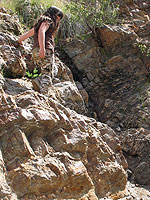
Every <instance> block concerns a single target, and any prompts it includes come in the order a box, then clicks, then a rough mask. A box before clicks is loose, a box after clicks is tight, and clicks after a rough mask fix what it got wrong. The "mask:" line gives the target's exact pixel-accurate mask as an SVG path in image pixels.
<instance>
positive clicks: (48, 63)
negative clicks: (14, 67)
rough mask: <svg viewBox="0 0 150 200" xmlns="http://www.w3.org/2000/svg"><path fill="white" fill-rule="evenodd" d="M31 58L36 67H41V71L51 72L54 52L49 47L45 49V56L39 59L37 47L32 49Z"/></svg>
mask: <svg viewBox="0 0 150 200" xmlns="http://www.w3.org/2000/svg"><path fill="white" fill-rule="evenodd" d="M32 59H33V62H34V64H35V65H36V66H37V68H40V69H41V73H42V74H43V73H44V74H47V73H52V68H53V65H54V53H53V52H52V50H50V49H46V54H45V58H43V59H41V58H40V57H39V48H38V47H37V48H35V49H33V50H32Z"/></svg>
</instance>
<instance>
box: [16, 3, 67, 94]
mask: <svg viewBox="0 0 150 200" xmlns="http://www.w3.org/2000/svg"><path fill="white" fill-rule="evenodd" d="M62 18H63V12H62V10H60V9H59V8H57V7H55V6H52V7H50V8H48V9H47V11H46V12H45V13H44V14H43V15H42V16H41V17H40V18H39V19H38V20H37V22H36V23H35V25H34V27H33V28H32V29H31V30H30V31H28V32H27V33H25V34H23V35H22V36H20V37H19V38H18V42H19V43H20V44H22V41H23V40H25V39H27V38H29V37H31V36H34V44H33V48H32V58H33V61H34V62H35V64H36V65H38V66H40V67H41V72H42V77H38V78H36V79H34V80H33V82H32V84H33V89H34V90H36V91H41V88H40V87H41V83H42V82H41V81H42V80H44V78H45V77H49V81H50V82H51V79H52V78H53V70H54V69H53V68H54V67H55V66H54V37H55V34H56V32H57V30H58V27H59V22H60V20H61V19H62Z"/></svg>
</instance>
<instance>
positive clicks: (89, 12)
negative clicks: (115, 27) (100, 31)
mask: <svg viewBox="0 0 150 200" xmlns="http://www.w3.org/2000/svg"><path fill="white" fill-rule="evenodd" d="M66 9H67V10H69V12H70V13H71V15H72V20H73V21H78V22H79V21H80V22H81V23H83V24H86V25H87V27H88V28H89V29H91V30H93V29H94V28H95V27H102V26H104V25H105V24H116V22H117V16H118V10H119V9H118V6H115V5H114V1H112V0H84V1H83V0H73V1H71V2H70V3H69V4H68V5H67V6H66Z"/></svg>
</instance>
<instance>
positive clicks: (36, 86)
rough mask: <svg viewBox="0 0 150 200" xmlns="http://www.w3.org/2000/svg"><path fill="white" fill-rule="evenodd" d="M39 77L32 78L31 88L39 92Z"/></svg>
mask: <svg viewBox="0 0 150 200" xmlns="http://www.w3.org/2000/svg"><path fill="white" fill-rule="evenodd" d="M40 85H41V77H37V78H34V79H33V80H32V86H33V90H35V91H37V92H40Z"/></svg>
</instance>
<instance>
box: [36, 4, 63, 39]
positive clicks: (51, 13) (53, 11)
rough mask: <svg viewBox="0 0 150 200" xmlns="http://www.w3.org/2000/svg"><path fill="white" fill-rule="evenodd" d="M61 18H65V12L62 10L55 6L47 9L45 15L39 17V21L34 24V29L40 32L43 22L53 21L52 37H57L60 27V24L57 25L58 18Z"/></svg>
mask: <svg viewBox="0 0 150 200" xmlns="http://www.w3.org/2000/svg"><path fill="white" fill-rule="evenodd" d="M57 16H59V17H60V18H61V19H62V18H63V12H62V10H60V9H59V8H57V7H55V6H51V7H50V8H48V9H47V11H46V12H45V13H43V15H41V16H40V17H39V19H37V21H36V22H35V24H34V29H35V31H38V29H39V27H40V25H41V23H42V22H43V21H51V20H52V21H53V22H54V23H53V32H52V35H53V36H55V34H56V32H57V30H58V27H59V22H57V23H56V17H57Z"/></svg>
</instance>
